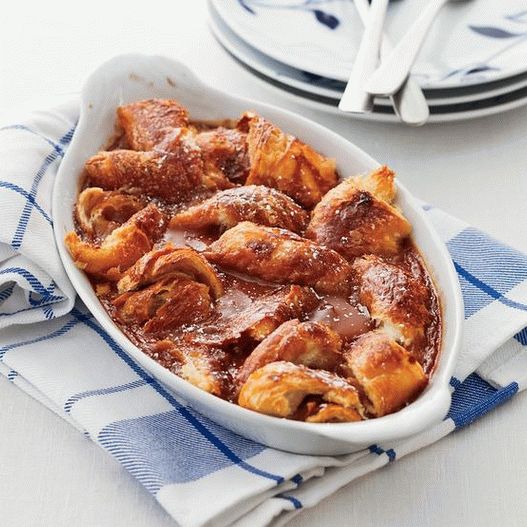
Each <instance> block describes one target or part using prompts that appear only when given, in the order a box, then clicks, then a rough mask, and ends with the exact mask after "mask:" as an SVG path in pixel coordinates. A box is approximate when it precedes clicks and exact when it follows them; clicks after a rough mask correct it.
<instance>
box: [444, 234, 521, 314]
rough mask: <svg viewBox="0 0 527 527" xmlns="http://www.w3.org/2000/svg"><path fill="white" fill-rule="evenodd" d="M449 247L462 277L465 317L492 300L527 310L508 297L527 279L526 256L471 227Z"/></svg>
mask: <svg viewBox="0 0 527 527" xmlns="http://www.w3.org/2000/svg"><path fill="white" fill-rule="evenodd" d="M446 245H447V247H448V250H449V252H450V255H451V256H452V259H453V260H454V265H455V267H456V271H457V272H458V274H459V276H460V283H461V289H462V292H463V297H464V299H465V317H466V318H468V317H469V316H471V315H473V314H474V313H476V312H477V311H479V310H480V309H482V308H484V307H485V306H487V305H489V304H490V303H491V302H492V301H493V300H498V301H499V302H501V303H502V304H504V305H506V306H508V307H512V308H515V309H520V310H522V311H526V310H527V305H525V304H522V303H519V302H515V301H514V300H510V299H509V298H507V297H506V296H505V295H506V293H508V292H509V291H510V290H511V289H513V288H514V287H516V286H517V285H519V284H520V283H522V282H523V281H524V280H526V279H527V256H526V255H525V254H522V253H520V252H519V251H516V250H515V249H512V248H511V247H507V246H506V245H503V244H501V243H499V242H497V241H496V240H494V239H492V238H490V237H489V236H487V235H486V234H484V233H482V232H480V231H478V230H477V229H474V228H472V227H468V228H466V229H464V230H462V231H461V232H460V233H459V234H457V235H456V236H454V238H452V239H451V240H449V241H448V242H447V244H446Z"/></svg>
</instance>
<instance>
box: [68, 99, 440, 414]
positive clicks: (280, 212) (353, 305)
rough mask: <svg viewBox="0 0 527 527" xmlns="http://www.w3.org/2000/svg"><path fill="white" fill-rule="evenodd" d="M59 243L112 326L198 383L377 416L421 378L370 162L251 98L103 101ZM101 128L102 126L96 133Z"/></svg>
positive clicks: (430, 361)
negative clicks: (234, 114)
mask: <svg viewBox="0 0 527 527" xmlns="http://www.w3.org/2000/svg"><path fill="white" fill-rule="evenodd" d="M117 118H118V124H119V126H120V128H121V132H122V133H121V135H120V136H119V137H117V138H116V139H115V140H114V142H113V144H112V146H111V147H109V148H108V149H107V150H105V151H101V152H99V153H97V154H95V155H94V156H92V157H91V158H90V159H88V160H87V161H86V163H85V170H84V184H83V187H82V190H81V192H80V193H79V196H78V198H77V203H76V206H75V210H74V211H73V213H74V218H75V231H73V232H70V233H68V234H67V235H66V238H65V242H66V246H67V247H68V250H69V252H70V254H71V256H72V258H73V260H74V262H75V264H76V265H77V266H78V267H79V268H81V269H83V270H84V271H85V272H86V274H87V275H88V277H89V278H90V280H91V281H92V284H93V287H94V290H95V293H96V295H97V296H98V298H99V299H100V301H101V303H102V304H103V306H104V307H105V309H106V310H107V312H108V313H109V315H110V316H111V318H112V319H113V320H114V322H115V323H116V324H117V325H118V326H119V328H120V329H121V330H122V331H123V332H124V333H125V335H127V336H128V338H130V340H131V341H132V342H133V343H134V344H136V345H137V346H138V347H139V348H140V349H141V350H142V351H144V353H146V354H148V355H149V356H150V357H152V358H153V359H154V360H156V361H157V362H158V363H159V364H161V365H162V366H163V367H165V368H167V369H168V370H170V371H171V372H173V373H174V374H176V375H178V376H180V377H181V378H183V379H185V380H186V381H188V382H189V383H191V384H193V385H194V386H196V387H197V388H199V389H201V390H204V391H207V392H209V393H211V394H213V395H215V396H218V397H222V398H224V399H226V400H228V401H230V402H232V403H233V404H239V405H240V406H242V407H244V408H247V409H250V410H254V411H257V412H260V413H263V414H266V415H270V416H275V417H281V418H288V419H296V420H301V421H305V422H308V423H345V422H348V423H349V422H354V421H360V420H364V419H373V418H378V417H382V416H384V415H387V414H389V413H392V412H396V411H398V410H399V409H401V408H403V407H404V406H405V405H407V404H410V403H411V402H412V401H413V400H414V399H415V398H416V397H418V396H419V394H420V393H421V391H422V390H423V389H424V388H425V386H426V384H427V383H428V379H429V377H430V375H431V373H432V372H433V367H434V363H435V359H436V356H437V353H438V349H439V342H440V337H441V318H440V307H439V305H438V301H437V296H436V294H435V291H434V287H433V283H432V281H431V279H430V277H429V275H428V273H427V271H426V267H425V266H424V263H423V262H422V260H421V258H420V256H419V253H418V251H417V250H416V249H415V247H414V246H413V244H412V242H411V239H410V234H411V225H410V223H409V222H408V221H407V219H406V218H405V217H404V216H403V214H402V213H401V211H400V210H399V209H398V208H397V205H396V186H395V181H394V178H395V174H394V173H393V171H391V170H390V169H389V168H387V167H380V168H378V169H377V170H374V171H373V172H372V173H370V174H366V175H362V176H356V175H355V174H344V176H352V177H348V178H346V179H340V178H339V175H338V174H337V171H336V165H335V161H334V160H332V159H329V158H327V157H325V156H324V155H323V154H322V153H319V152H317V151H315V150H314V149H313V148H312V146H310V145H307V144H306V143H304V142H302V141H301V140H300V139H298V138H296V137H294V136H292V135H289V134H288V133H286V132H285V131H282V130H281V129H280V128H278V127H277V126H276V125H275V124H273V123H271V122H269V121H267V120H266V119H264V118H263V117H260V116H258V115H256V114H254V113H252V112H246V113H244V114H243V115H242V116H241V117H240V118H239V119H238V120H237V121H227V120H226V121H222V122H221V123H216V124H215V123H212V122H207V121H201V122H200V121H192V120H191V118H190V117H189V115H188V112H187V110H186V109H185V108H184V107H182V106H181V105H180V104H179V103H178V102H177V101H173V100H168V99H149V100H145V101H138V102H133V103H130V104H126V105H124V106H121V107H120V108H118V110H117ZM101 139H103V138H101Z"/></svg>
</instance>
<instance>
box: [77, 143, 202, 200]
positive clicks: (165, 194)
mask: <svg viewBox="0 0 527 527" xmlns="http://www.w3.org/2000/svg"><path fill="white" fill-rule="evenodd" d="M178 144H179V148H178V149H173V150H172V151H171V152H157V151H150V152H136V151H134V150H112V151H111V152H99V153H98V154H96V155H94V156H93V157H91V158H90V159H88V161H87V162H86V165H85V168H86V172H87V173H88V176H89V179H90V183H91V184H92V185H96V186H99V187H101V188H103V189H105V190H116V189H126V190H129V191H130V192H134V191H135V192H139V193H140V194H146V195H148V196H151V197H157V198H162V199H165V200H167V201H170V202H177V201H178V200H181V199H183V198H185V197H187V196H188V195H189V194H190V193H191V192H192V191H194V190H195V189H196V188H197V187H200V186H202V175H203V162H202V160H201V154H200V151H199V148H198V147H197V146H196V145H195V144H194V143H193V140H192V138H191V136H189V135H188V134H186V133H185V134H184V133H182V134H180V136H179V143H178Z"/></svg>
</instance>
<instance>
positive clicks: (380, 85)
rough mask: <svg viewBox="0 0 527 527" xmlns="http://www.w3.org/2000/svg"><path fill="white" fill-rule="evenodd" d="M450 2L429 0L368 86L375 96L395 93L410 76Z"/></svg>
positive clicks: (447, 0) (446, 0)
mask: <svg viewBox="0 0 527 527" xmlns="http://www.w3.org/2000/svg"><path fill="white" fill-rule="evenodd" d="M449 1H450V0H429V1H428V4H427V5H426V7H425V8H424V10H423V11H422V13H421V14H420V15H419V17H418V18H417V20H416V21H415V22H414V23H413V24H412V25H411V26H410V28H409V29H408V31H407V32H406V34H405V35H404V37H403V38H402V39H401V40H400V41H399V43H398V44H397V46H396V47H395V48H394V49H393V51H392V52H391V53H390V54H389V55H388V57H386V59H384V60H383V61H382V63H381V65H380V66H379V68H377V70H376V71H375V73H374V74H373V75H372V76H371V78H370V79H369V80H368V82H367V84H366V89H367V90H368V91H369V92H370V93H371V94H374V95H391V94H392V93H395V92H396V91H397V90H398V89H399V88H400V87H401V86H402V84H403V83H404V81H405V79H406V78H407V77H408V75H409V74H410V70H411V68H412V66H413V64H414V62H415V59H416V58H417V55H418V54H419V50H420V49H421V46H422V45H423V42H424V40H425V38H426V35H427V34H428V30H429V29H430V26H431V25H432V22H433V21H434V19H435V18H436V16H437V14H438V13H439V11H440V9H441V8H442V7H443V6H444V5H445V4H447V3H448V2H449Z"/></svg>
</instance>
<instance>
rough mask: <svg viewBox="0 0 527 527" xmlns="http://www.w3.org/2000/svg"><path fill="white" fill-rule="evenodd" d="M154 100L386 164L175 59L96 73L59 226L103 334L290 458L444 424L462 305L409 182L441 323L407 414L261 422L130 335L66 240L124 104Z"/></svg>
mask: <svg viewBox="0 0 527 527" xmlns="http://www.w3.org/2000/svg"><path fill="white" fill-rule="evenodd" d="M152 97H163V98H174V99H177V100H178V101H180V102H181V103H182V104H183V105H184V106H185V107H186V108H188V109H189V111H190V114H191V117H192V118H194V119H207V120H210V119H225V118H236V117H238V116H239V115H240V114H241V113H242V112H243V111H245V110H249V109H250V110H255V111H256V112H258V113H260V114H261V115H263V116H264V117H266V118H267V119H269V120H271V121H273V122H274V123H276V124H277V125H278V126H279V127H281V128H282V129H283V130H285V131H286V132H289V133H292V134H294V135H296V136H298V137H299V138H300V139H302V140H303V141H305V142H307V143H309V144H310V145H312V146H313V147H314V148H315V149H317V150H319V151H321V152H322V153H324V154H325V155H326V156H329V157H334V158H335V159H336V160H337V166H338V170H339V173H340V174H341V175H342V176H351V175H356V174H357V173H362V172H367V171H369V170H371V169H373V168H375V167H377V166H378V165H379V163H377V161H375V160H373V159H372V158H371V157H369V156H368V155H367V154H365V153H364V152H363V151H362V150H360V149H359V148H357V147H356V146H354V145H353V144H352V143H350V142H349V141H347V140H346V139H344V138H343V137H341V136H339V135H337V134H335V133H334V132H332V131H331V130H329V129H327V128H324V127H322V126H320V125H318V124H317V123H315V122H313V121H310V120H308V119H305V118H303V117H301V116H299V115H296V114H294V113H291V112H289V111H287V110H283V109H281V108H277V107H275V106H271V105H268V104H264V103H261V102H257V101H252V100H249V99H244V98H241V97H234V96H231V95H228V94H227V93H223V92H221V91H218V90H216V89H213V88H211V87H209V86H207V85H205V84H203V83H202V82H201V81H199V80H198V79H197V78H196V77H195V76H194V74H193V73H192V72H191V71H190V70H189V69H188V68H187V67H186V66H183V65H182V64H179V63H177V62H174V61H172V60H170V59H167V58H164V57H158V56H146V55H138V54H133V55H122V56H118V57H115V58H113V59H111V60H110V61H108V62H106V63H104V64H103V65H102V66H100V67H99V68H98V69H97V70H96V71H95V72H94V73H92V74H91V75H90V77H89V78H88V80H87V81H86V83H85V86H84V89H83V91H82V98H81V113H80V120H79V123H78V126H77V129H76V131H75V135H74V137H73V141H72V143H71V145H70V147H69V148H68V151H67V153H66V155H65V157H64V160H63V161H62V163H61V165H60V170H59V173H58V175H57V179H56V182H55V187H54V195H53V220H54V230H55V236H56V241H57V245H58V248H59V251H60V255H61V258H62V261H63V263H64V267H65V268H66V272H67V273H68V276H69V277H70V279H71V281H72V283H73V285H74V287H75V289H76V290H77V292H78V294H79V296H80V297H81V299H82V300H83V301H84V303H85V304H86V306H87V307H88V309H89V310H90V311H91V312H92V313H93V315H94V316H95V318H96V319H97V320H98V321H99V323H100V324H101V326H102V327H103V328H104V329H105V331H107V332H108V333H109V334H110V335H111V337H112V338H113V339H114V340H115V341H116V342H117V343H118V344H119V345H120V346H121V347H122V348H123V349H124V350H125V351H126V352H127V353H128V354H129V355H130V356H131V357H132V358H133V359H134V360H135V361H136V362H137V363H139V364H140V365H141V366H142V367H143V368H144V369H145V370H147V371H148V372H149V373H150V374H151V375H152V376H154V377H155V378H156V379H158V380H159V381H160V382H161V383H162V384H163V385H165V386H166V387H167V388H168V389H169V390H171V391H172V392H173V393H174V394H176V395H177V396H179V397H180V398H182V399H184V400H185V401H187V402H188V404H189V405H191V406H192V407H193V408H195V409H196V410H197V411H199V412H200V413H202V414H203V415H205V416H207V417H209V418H210V419H212V420H214V421H216V422H218V423H220V424H221V425H223V426H225V427H226V428H229V429H231V430H233V431H235V432H237V433H239V434H241V435H242V436H245V437H248V438H250V439H253V440H255V441H258V442H261V443H264V444H266V445H269V446H272V447H275V448H279V449H282V450H287V451H290V452H297V453H304V454H318V455H336V454H344V453H349V452H354V451H357V450H359V449H362V448H365V447H367V446H369V445H371V444H374V443H377V444H382V445H385V446H387V447H389V445H390V443H391V442H392V441H395V440H399V439H402V438H404V437H408V436H411V435H413V434H416V433H417V432H419V431H421V430H424V429H425V428H427V427H429V426H431V425H432V424H434V423H437V422H438V421H440V420H441V419H443V418H444V416H445V415H446V413H447V411H448V408H449V404H450V388H449V380H450V377H451V374H452V369H453V367H454V363H455V361H456V356H457V354H458V350H459V346H460V340H461V330H462V323H463V302H462V297H461V291H460V288H459V282H458V279H457V275H456V272H455V269H454V266H453V264H452V261H451V259H450V257H449V254H448V252H447V250H446V247H445V246H444V244H443V243H442V242H441V240H440V239H439V237H438V235H437V234H436V232H435V231H434V230H433V228H432V227H431V225H430V224H429V222H428V221H427V219H426V218H425V216H424V213H423V211H422V210H421V207H420V206H419V205H418V204H416V203H415V201H414V199H413V198H412V196H411V195H410V193H409V192H408V191H407V190H406V189H405V188H404V186H402V185H401V184H398V198H397V204H398V205H399V207H400V208H401V209H402V210H403V212H404V214H405V215H406V217H407V218H408V219H409V221H410V222H411V223H412V225H413V228H414V230H413V238H414V241H415V243H416V245H417V247H418V248H419V250H420V251H421V254H422V255H423V257H424V259H425V261H426V264H427V266H428V269H429V271H430V273H431V274H432V276H433V278H434V281H435V283H436V286H437V289H438V293H439V296H440V301H441V305H442V316H443V335H442V341H441V350H440V354H439V356H438V359H437V360H438V362H437V366H436V369H435V372H434V374H433V376H432V378H431V381H430V383H429V385H428V387H427V388H426V390H425V391H424V392H423V393H422V394H421V395H420V397H419V398H418V399H417V400H416V401H415V402H413V403H412V404H410V405H409V406H407V407H406V408H404V409H403V410H401V411H399V412H397V413H395V414H392V415H388V416H385V417H381V418H378V419H372V420H370V421H362V422H358V423H320V424H315V423H304V422H298V421H291V420H286V419H279V418H275V417H269V416H266V415H261V414H258V413H256V412H252V411H250V410H246V409H244V408H241V407H239V406H237V405H235V404H232V403H229V402H227V401H224V400H223V399H220V398H218V397H215V396H213V395H210V394H209V393H206V392H204V391H202V390H200V389H198V388H196V387H194V386H193V385H191V384H189V383H188V382H186V381H184V380H183V379H181V378H179V377H177V376H176V375H175V374H173V373H171V372H170V371H168V370H167V369H165V368H163V367H162V366H160V365H159V364H158V363H156V362H155V361H154V360H153V359H151V358H149V357H148V356H147V355H145V354H144V353H142V352H141V351H140V350H139V349H138V348H137V347H136V346H135V345H133V344H132V343H131V342H130V341H129V340H128V339H127V338H126V337H125V336H124V334H123V333H122V332H121V331H120V330H119V328H118V327H117V326H116V325H115V324H114V323H113V322H112V320H111V319H110V317H109V316H108V315H107V314H106V312H105V310H104V308H103V307H102V305H101V304H100V303H99V300H98V299H97V297H96V296H95V294H94V292H93V290H92V287H91V285H90V282H89V281H88V279H87V278H86V276H85V274H84V273H83V272H82V271H80V270H79V269H77V268H76V267H75V266H74V264H73V261H72V260H71V258H70V256H69V254H68V251H67V250H66V247H65V245H64V235H65V234H66V233H67V232H68V231H70V230H72V229H73V228H74V225H73V215H72V211H73V207H74V203H75V200H76V197H77V193H78V183H79V175H80V173H81V171H82V168H83V164H84V162H85V161H86V159H87V158H88V157H90V156H91V155H93V154H94V153H96V152H97V151H98V150H100V149H101V148H103V147H104V145H105V144H107V141H108V139H109V138H110V137H111V136H112V134H114V131H115V110H116V108H117V106H119V105H121V104H124V103H128V102H132V101H136V100H139V99H146V98H152Z"/></svg>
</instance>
